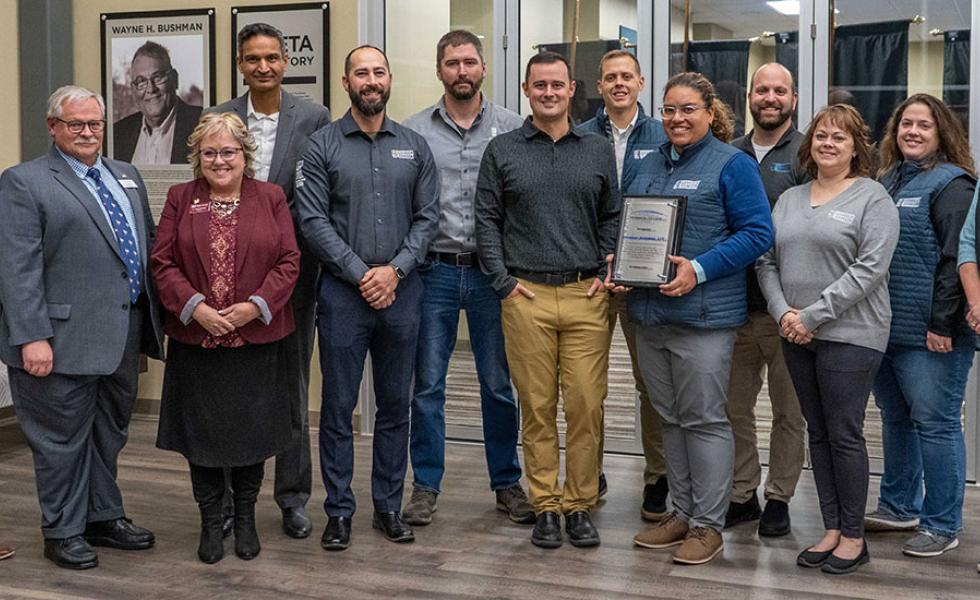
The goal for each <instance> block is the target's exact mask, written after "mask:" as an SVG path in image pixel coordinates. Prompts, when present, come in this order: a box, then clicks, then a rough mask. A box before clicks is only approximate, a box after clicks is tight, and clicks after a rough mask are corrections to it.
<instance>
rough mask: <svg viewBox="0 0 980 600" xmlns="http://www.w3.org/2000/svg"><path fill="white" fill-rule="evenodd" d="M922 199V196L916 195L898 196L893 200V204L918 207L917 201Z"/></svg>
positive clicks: (899, 206)
mask: <svg viewBox="0 0 980 600" xmlns="http://www.w3.org/2000/svg"><path fill="white" fill-rule="evenodd" d="M921 201H922V196H916V197H915V198H899V199H898V200H896V201H895V206H897V207H898V208H919V203H920V202H921Z"/></svg>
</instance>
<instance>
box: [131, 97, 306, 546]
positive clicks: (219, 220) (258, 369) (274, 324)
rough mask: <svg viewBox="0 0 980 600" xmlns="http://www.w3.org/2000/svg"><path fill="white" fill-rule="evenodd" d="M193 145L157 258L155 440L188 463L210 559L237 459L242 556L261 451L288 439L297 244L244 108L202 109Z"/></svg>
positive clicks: (253, 539)
mask: <svg viewBox="0 0 980 600" xmlns="http://www.w3.org/2000/svg"><path fill="white" fill-rule="evenodd" d="M188 146H189V147H190V157H189V158H190V162H191V166H192V167H193V168H194V174H195V175H196V176H197V179H195V180H194V181H191V182H189V183H184V184H181V185H175V186H174V187H172V188H170V192H169V193H168V194H167V203H166V205H165V206H164V208H163V215H162V216H161V217H160V225H159V227H157V239H156V243H155V244H154V246H153V251H152V254H151V256H150V264H151V269H152V273H153V279H154V280H155V281H156V284H157V288H158V289H159V296H160V300H161V302H162V303H163V306H164V308H165V309H166V313H167V314H166V316H165V321H164V331H165V332H166V334H167V335H168V336H169V337H170V340H169V342H168V346H167V354H168V358H167V364H166V369H165V370H164V376H163V399H162V402H161V406H160V428H159V432H158V434H157V446H158V447H159V448H163V449H165V450H174V451H176V452H180V453H181V454H183V455H184V456H185V457H186V458H187V461H188V463H189V464H190V472H191V485H192V487H193V490H194V499H195V500H196V501H197V503H198V505H199V507H200V509H201V542H200V546H199V547H198V551H197V552H198V557H199V558H200V559H201V560H202V561H204V562H206V563H214V562H217V561H219V560H221V558H222V556H223V555H224V548H223V540H222V531H221V524H222V518H221V498H222V494H223V490H224V475H223V469H224V468H230V470H231V487H232V491H233V495H234V504H235V554H237V555H238V556H239V557H240V558H242V559H245V560H249V559H251V558H254V557H255V556H256V555H258V553H259V550H260V545H259V539H258V535H257V533H256V531H255V499H256V496H257V495H258V493H259V488H260V487H261V484H262V476H263V470H264V464H265V460H266V459H267V458H269V457H270V456H274V455H276V454H278V453H279V452H281V451H282V450H285V449H286V446H287V444H288V442H289V438H290V421H291V418H292V415H291V414H290V410H289V405H288V402H286V401H285V400H284V399H285V398H288V395H287V394H286V393H285V390H286V386H288V385H290V384H292V383H294V382H293V381H292V380H293V379H295V378H297V377H298V374H297V373H291V372H290V367H289V364H288V362H287V361H285V360H283V356H282V355H283V347H282V344H281V340H282V339H283V338H284V337H286V336H287V335H288V334H289V333H291V332H292V331H293V329H294V325H293V313H292V311H291V309H290V307H289V296H290V294H291V293H292V290H293V286H294V285H295V284H296V276H297V274H298V273H299V250H298V249H297V246H296V238H295V235H294V233H293V231H294V230H293V224H292V220H291V218H290V216H289V208H288V207H287V205H286V198H285V196H284V194H283V191H282V189H281V188H280V187H279V186H277V185H273V184H270V183H265V182H262V181H257V180H255V179H252V173H253V172H252V159H253V153H254V151H255V142H254V141H253V139H252V137H251V135H249V132H248V129H247V128H246V127H245V125H244V123H242V121H241V119H240V118H239V117H238V116H236V115H235V114H234V113H222V114H207V115H205V116H204V117H202V118H201V120H200V122H199V123H198V125H197V128H196V129H194V132H193V133H192V134H191V136H190V138H189V139H188Z"/></svg>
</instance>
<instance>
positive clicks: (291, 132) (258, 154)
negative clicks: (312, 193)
mask: <svg viewBox="0 0 980 600" xmlns="http://www.w3.org/2000/svg"><path fill="white" fill-rule="evenodd" d="M237 62H238V70H239V72H241V74H242V77H244V78H245V82H246V83H247V84H248V89H249V91H248V93H247V94H245V95H244V96H241V97H240V98H234V99H232V100H229V101H228V102H225V103H224V104H221V105H220V106H217V107H215V108H213V109H211V110H214V111H216V112H234V113H236V114H237V115H238V116H239V117H241V118H242V121H244V122H245V124H246V125H247V126H248V130H249V132H250V133H251V134H252V136H253V137H254V138H255V142H256V144H257V146H258V148H257V149H256V151H255V177H256V179H261V180H263V181H269V182H271V183H275V184H278V185H279V186H280V187H282V189H283V191H284V192H286V202H287V203H288V204H289V210H290V211H291V212H292V214H293V223H294V224H296V240H297V241H298V242H299V246H300V250H301V251H302V253H303V254H302V258H301V261H300V274H299V279H298V280H297V282H296V289H295V290H294V291H293V295H292V300H291V302H292V307H293V315H294V317H295V320H296V331H295V332H294V333H293V334H292V335H290V337H289V338H288V339H287V340H286V348H287V352H288V353H289V358H288V363H289V364H290V366H291V367H294V368H295V371H294V372H293V373H291V376H290V381H291V383H295V384H296V385H295V386H294V387H292V388H291V390H290V398H289V399H288V400H289V406H290V410H291V411H292V412H293V430H294V431H293V444H292V445H291V447H290V448H289V450H287V451H286V452H283V453H282V454H280V455H279V456H277V457H276V483H275V499H276V504H278V505H279V508H280V509H282V528H283V531H284V532H286V534H287V535H289V536H291V537H294V538H305V537H306V536H308V535H310V531H312V524H311V523H310V519H309V517H307V516H306V502H307V500H309V498H310V491H311V488H312V475H311V466H310V436H309V429H310V426H309V416H308V413H309V397H308V390H309V386H310V358H311V357H312V356H313V310H314V308H315V307H316V279H317V274H318V273H319V270H320V264H319V262H318V261H317V259H316V258H314V257H313V255H312V254H310V253H309V252H307V251H306V245H305V243H304V242H303V238H302V236H301V235H300V231H299V219H298V218H297V213H296V205H295V203H294V202H293V179H294V177H295V173H296V160H297V159H298V158H299V157H300V156H301V155H302V153H303V150H304V148H305V147H306V141H307V140H308V139H309V137H310V134H311V133H313V132H314V131H316V130H317V129H319V128H321V127H323V126H324V125H326V124H327V123H329V122H330V111H328V110H327V109H326V108H325V107H324V106H322V105H319V104H313V103H311V102H307V101H306V100H303V99H301V98H298V97H296V96H293V95H292V94H290V93H288V92H286V91H284V90H283V89H282V77H283V74H284V73H285V72H286V63H287V62H288V57H287V56H286V46H285V41H284V40H283V37H282V32H280V31H279V30H278V29H276V28H275V27H273V26H271V25H267V24H265V23H252V24H249V25H246V26H245V27H243V28H242V30H241V31H239V32H238V58H237ZM226 495H227V494H226ZM226 522H227V519H226Z"/></svg>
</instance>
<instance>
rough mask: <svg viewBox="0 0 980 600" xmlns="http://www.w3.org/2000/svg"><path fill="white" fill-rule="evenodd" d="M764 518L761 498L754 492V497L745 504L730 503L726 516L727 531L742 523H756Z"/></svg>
mask: <svg viewBox="0 0 980 600" xmlns="http://www.w3.org/2000/svg"><path fill="white" fill-rule="evenodd" d="M761 516H762V508H761V507H760V506H759V497H758V496H756V495H755V492H752V497H751V498H749V499H748V500H746V501H745V502H729V503H728V513H727V514H726V515H725V529H728V528H729V527H735V526H736V525H739V524H741V523H748V522H749V521H755V520H756V519H758V518H759V517H761Z"/></svg>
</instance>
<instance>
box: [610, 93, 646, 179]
mask: <svg viewBox="0 0 980 600" xmlns="http://www.w3.org/2000/svg"><path fill="white" fill-rule="evenodd" d="M639 116H640V108H639V106H637V107H636V112H634V113H633V118H632V119H630V124H629V125H627V126H626V129H620V128H619V127H616V124H615V123H613V122H612V120H611V119H610V121H609V129H610V133H612V142H613V150H615V151H616V177H618V178H619V181H622V179H623V162H624V161H625V160H626V144H627V142H629V140H630V134H631V133H633V128H634V127H636V119H637V118H638V117H639Z"/></svg>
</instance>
